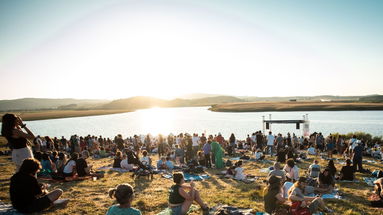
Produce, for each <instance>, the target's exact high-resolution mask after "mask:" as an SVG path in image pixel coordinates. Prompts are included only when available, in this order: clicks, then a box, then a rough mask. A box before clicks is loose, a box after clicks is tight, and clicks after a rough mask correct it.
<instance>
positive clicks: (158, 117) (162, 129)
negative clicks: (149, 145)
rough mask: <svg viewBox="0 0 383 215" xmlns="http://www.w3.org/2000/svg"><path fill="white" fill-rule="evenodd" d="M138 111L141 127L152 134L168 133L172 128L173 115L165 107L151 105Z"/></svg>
mask: <svg viewBox="0 0 383 215" xmlns="http://www.w3.org/2000/svg"><path fill="white" fill-rule="evenodd" d="M138 112H139V113H140V118H141V119H140V122H141V123H142V124H141V128H142V129H144V130H145V131H146V132H147V133H151V134H152V135H157V134H164V135H168V134H169V133H170V132H171V131H172V130H173V127H174V126H173V124H174V123H173V121H174V117H173V115H172V114H171V112H170V111H169V110H167V109H165V108H159V107H153V108H150V109H146V110H142V111H138Z"/></svg>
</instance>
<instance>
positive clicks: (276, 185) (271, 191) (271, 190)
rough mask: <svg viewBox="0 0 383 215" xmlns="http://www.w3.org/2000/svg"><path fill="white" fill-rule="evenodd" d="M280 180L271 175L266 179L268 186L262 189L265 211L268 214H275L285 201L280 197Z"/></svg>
mask: <svg viewBox="0 0 383 215" xmlns="http://www.w3.org/2000/svg"><path fill="white" fill-rule="evenodd" d="M282 182H283V181H282V178H281V177H279V176H275V175H271V176H270V177H269V178H268V185H267V187H265V189H264V204H265V211H266V212H267V213H269V214H272V213H276V211H277V210H279V209H280V208H281V206H282V205H283V203H284V202H285V201H286V199H285V198H284V197H283V195H282V190H281V187H282Z"/></svg>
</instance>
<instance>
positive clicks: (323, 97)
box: [238, 95, 363, 102]
mask: <svg viewBox="0 0 383 215" xmlns="http://www.w3.org/2000/svg"><path fill="white" fill-rule="evenodd" d="M362 97H363V96H331V95H321V96H287V97H253V96H240V97H238V98H241V99H243V100H245V101H248V102H259V101H270V102H284V101H289V100H297V101H320V100H331V101H358V99H360V98H362Z"/></svg>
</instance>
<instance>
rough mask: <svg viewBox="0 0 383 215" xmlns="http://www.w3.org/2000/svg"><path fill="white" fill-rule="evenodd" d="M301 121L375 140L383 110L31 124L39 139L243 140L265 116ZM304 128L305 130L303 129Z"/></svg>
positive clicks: (152, 115) (173, 111)
mask: <svg viewBox="0 0 383 215" xmlns="http://www.w3.org/2000/svg"><path fill="white" fill-rule="evenodd" d="M269 114H272V119H299V120H300V119H303V115H304V114H308V117H309V120H310V132H314V131H318V132H319V131H320V132H322V133H324V134H325V135H327V134H329V133H334V132H339V133H348V132H355V131H364V132H368V133H371V134H372V135H374V136H381V135H383V111H306V112H254V113H221V112H211V111H209V110H208V107H186V108H152V109H145V110H139V111H135V112H130V113H122V114H112V115H103V116H90V117H77V118H65V119H51V120H39V121H31V122H27V123H28V126H29V128H30V129H31V130H32V131H33V132H34V133H35V134H36V135H37V134H39V135H43V136H45V135H48V136H57V137H61V136H65V137H68V136H70V135H72V134H77V135H88V134H91V135H103V136H105V137H114V136H115V135H116V134H122V135H124V136H125V137H126V136H132V135H134V134H147V133H151V134H154V135H156V134H158V133H162V134H166V135H167V134H169V133H173V134H178V133H181V132H188V133H202V132H207V133H208V134H212V133H213V134H216V133H218V132H221V133H222V134H223V135H224V136H225V137H228V136H229V135H230V134H231V133H234V134H235V135H236V137H237V138H240V139H244V138H245V137H246V135H247V134H251V133H252V132H254V131H257V130H262V116H265V117H266V119H268V117H269ZM302 127H303V126H301V128H302ZM271 129H272V131H273V132H275V133H278V132H281V133H283V134H286V133H287V132H291V133H296V134H298V135H302V129H301V130H296V129H295V124H286V125H277V124H276V125H274V124H273V125H272V127H271Z"/></svg>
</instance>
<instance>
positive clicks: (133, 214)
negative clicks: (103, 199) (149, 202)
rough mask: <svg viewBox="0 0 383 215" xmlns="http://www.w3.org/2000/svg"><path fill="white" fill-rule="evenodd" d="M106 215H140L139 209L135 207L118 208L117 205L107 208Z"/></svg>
mask: <svg viewBox="0 0 383 215" xmlns="http://www.w3.org/2000/svg"><path fill="white" fill-rule="evenodd" d="M106 215H141V211H140V210H137V209H135V208H120V207H119V206H118V205H113V206H111V207H110V208H109V209H108V212H106Z"/></svg>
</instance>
